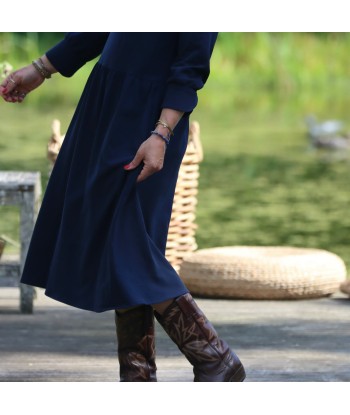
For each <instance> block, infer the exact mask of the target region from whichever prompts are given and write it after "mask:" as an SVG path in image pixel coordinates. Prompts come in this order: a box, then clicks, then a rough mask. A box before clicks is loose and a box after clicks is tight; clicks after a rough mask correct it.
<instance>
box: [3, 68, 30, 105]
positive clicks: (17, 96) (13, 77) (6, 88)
mask: <svg viewBox="0 0 350 415" xmlns="http://www.w3.org/2000/svg"><path fill="white" fill-rule="evenodd" d="M20 83H21V80H20V79H19V78H18V76H17V73H16V72H14V73H12V74H10V75H9V76H8V77H7V78H6V79H5V80H4V81H3V82H2V83H1V85H0V87H1V88H0V95H1V96H2V97H3V98H4V100H5V101H6V102H19V103H21V102H22V101H23V100H24V98H25V97H26V95H27V93H26V92H25V91H23V89H22V88H21V87H20Z"/></svg>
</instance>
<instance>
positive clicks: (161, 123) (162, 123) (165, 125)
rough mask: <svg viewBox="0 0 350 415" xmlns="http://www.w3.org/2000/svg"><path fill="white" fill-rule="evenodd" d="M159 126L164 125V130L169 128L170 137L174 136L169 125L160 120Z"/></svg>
mask: <svg viewBox="0 0 350 415" xmlns="http://www.w3.org/2000/svg"><path fill="white" fill-rule="evenodd" d="M157 125H162V126H163V127H164V128H167V129H168V130H169V133H170V135H174V131H173V130H172V129H171V128H170V127H169V125H168V124H167V123H166V122H164V121H162V120H158V121H157V122H156V126H157Z"/></svg>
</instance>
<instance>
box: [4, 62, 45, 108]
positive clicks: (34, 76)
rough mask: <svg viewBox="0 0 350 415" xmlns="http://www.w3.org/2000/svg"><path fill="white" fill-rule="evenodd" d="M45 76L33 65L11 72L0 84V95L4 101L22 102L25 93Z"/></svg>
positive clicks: (31, 89)
mask: <svg viewBox="0 0 350 415" xmlns="http://www.w3.org/2000/svg"><path fill="white" fill-rule="evenodd" d="M44 80H45V78H44V77H43V76H42V75H41V74H40V73H39V72H38V71H37V70H36V69H35V68H34V66H33V65H28V66H25V67H24V68H22V69H19V70H18V71H15V72H12V73H11V74H10V75H9V76H7V77H6V78H5V79H4V81H3V82H2V83H1V85H0V96H2V97H3V99H4V100H5V101H6V102H19V103H20V102H22V101H23V100H24V99H25V97H26V96H27V94H28V93H29V92H31V91H33V89H35V88H37V87H38V86H40V85H41V84H42V83H43V82H44Z"/></svg>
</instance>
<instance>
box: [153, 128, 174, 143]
mask: <svg viewBox="0 0 350 415" xmlns="http://www.w3.org/2000/svg"><path fill="white" fill-rule="evenodd" d="M151 134H154V135H157V136H158V137H160V138H161V139H162V140H163V141H165V142H166V145H167V146H168V145H169V143H170V139H169V138H167V137H165V136H164V135H163V134H161V133H158V131H151Z"/></svg>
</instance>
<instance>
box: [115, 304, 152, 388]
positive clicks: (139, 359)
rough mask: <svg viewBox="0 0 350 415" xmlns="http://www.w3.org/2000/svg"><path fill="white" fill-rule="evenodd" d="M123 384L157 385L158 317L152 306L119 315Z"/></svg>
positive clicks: (120, 360)
mask: <svg viewBox="0 0 350 415" xmlns="http://www.w3.org/2000/svg"><path fill="white" fill-rule="evenodd" d="M115 322H116V332H117V339H118V359H119V366H120V381H121V382H156V381H157V377H156V370H157V367H156V363H155V337H154V314H153V308H152V307H151V306H146V305H144V306H140V307H136V308H133V309H130V310H127V311H125V312H122V313H119V312H117V311H116V312H115Z"/></svg>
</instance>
